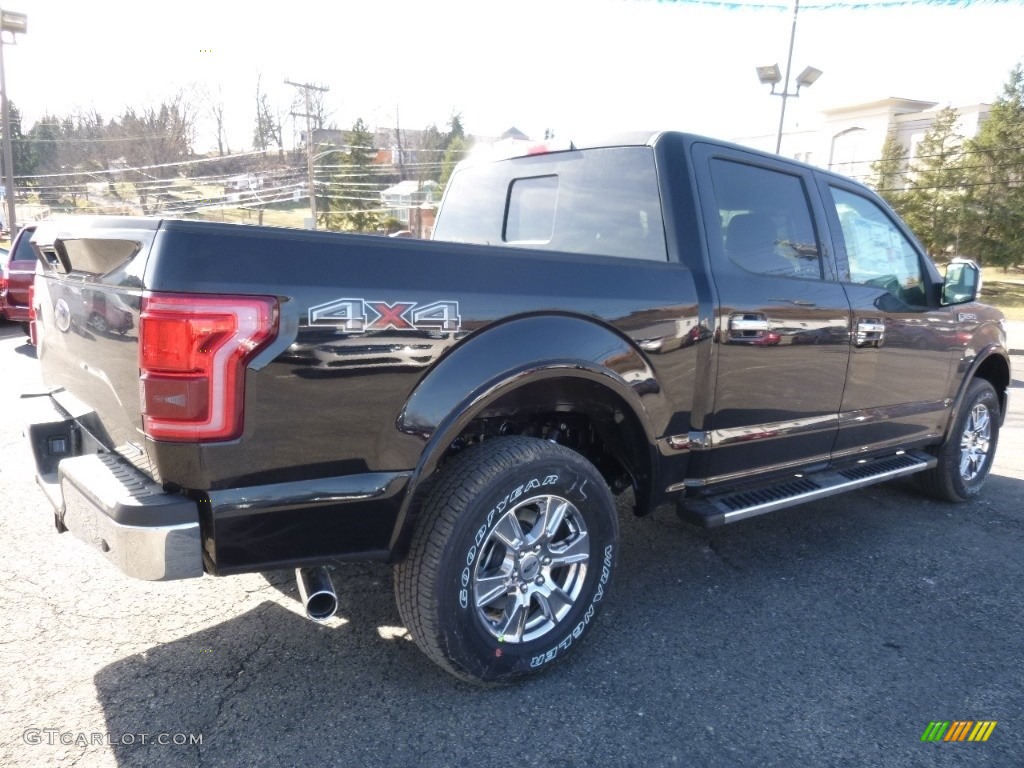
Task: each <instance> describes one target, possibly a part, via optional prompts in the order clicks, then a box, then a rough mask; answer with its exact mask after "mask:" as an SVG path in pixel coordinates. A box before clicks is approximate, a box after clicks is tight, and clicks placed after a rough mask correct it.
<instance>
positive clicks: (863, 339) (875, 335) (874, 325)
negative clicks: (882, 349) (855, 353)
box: [854, 319, 885, 347]
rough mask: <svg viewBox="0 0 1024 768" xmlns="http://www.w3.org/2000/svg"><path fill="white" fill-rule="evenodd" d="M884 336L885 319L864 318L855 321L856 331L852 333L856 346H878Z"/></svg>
mask: <svg viewBox="0 0 1024 768" xmlns="http://www.w3.org/2000/svg"><path fill="white" fill-rule="evenodd" d="M884 338H885V321H884V320H877V319H864V320H858V321H857V331H856V333H855V334H854V344H855V345H856V346H858V347H866V346H868V345H873V346H876V347H877V346H878V345H879V344H881V343H882V340H883V339H884Z"/></svg>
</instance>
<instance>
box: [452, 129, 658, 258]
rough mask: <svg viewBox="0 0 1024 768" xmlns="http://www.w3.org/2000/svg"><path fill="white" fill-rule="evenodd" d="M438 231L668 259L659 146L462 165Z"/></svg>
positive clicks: (472, 239)
mask: <svg viewBox="0 0 1024 768" xmlns="http://www.w3.org/2000/svg"><path fill="white" fill-rule="evenodd" d="M434 239H435V240H447V241H450V242H460V243H479V244H493V245H499V244H505V245H510V246H515V247H520V248H541V249H547V250H555V251H566V252H569V253H589V254H595V255H604V256H621V257H625V258H635V259H651V260H654V261H666V260H667V259H668V255H667V249H666V247H665V230H664V226H663V224H662V218H661V200H660V197H659V194H658V185H657V176H656V171H655V165H654V152H653V150H652V149H651V148H650V147H609V148H601V149H589V150H586V151H585V152H581V151H569V152H554V153H550V154H544V155H533V156H529V157H520V158H514V159H512V160H503V161H500V162H494V163H481V164H477V165H468V166H463V167H462V168H460V169H459V170H458V171H457V172H456V173H455V174H454V175H453V176H452V180H451V187H450V189H449V190H448V193H447V194H446V196H445V200H444V204H443V206H442V209H441V212H440V214H439V216H438V222H437V226H436V227H435V229H434Z"/></svg>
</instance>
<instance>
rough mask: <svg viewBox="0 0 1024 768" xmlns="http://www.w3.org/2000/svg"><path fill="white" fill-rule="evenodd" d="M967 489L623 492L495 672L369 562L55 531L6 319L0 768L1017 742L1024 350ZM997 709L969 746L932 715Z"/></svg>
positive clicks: (885, 752)
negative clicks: (753, 503) (526, 670)
mask: <svg viewBox="0 0 1024 768" xmlns="http://www.w3.org/2000/svg"><path fill="white" fill-rule="evenodd" d="M1014 363H1015V365H1016V366H1017V380H1016V381H1014V384H1013V390H1012V393H1011V410H1010V413H1009V415H1008V418H1007V422H1006V425H1005V427H1004V431H1003V434H1002V438H1001V441H1002V442H1001V446H1000V449H999V454H998V457H997V461H996V465H995V468H994V471H993V474H992V477H991V478H990V480H989V483H988V486H987V489H986V491H985V493H984V495H983V496H982V498H980V499H978V500H976V501H973V502H970V503H967V504H963V505H956V506H954V505H948V504H943V503H939V502H934V501H930V500H926V499H924V498H923V497H921V496H918V495H917V494H916V492H915V491H914V489H913V486H912V484H910V483H909V482H902V483H890V484H886V485H882V486H875V487H872V488H868V489H865V490H862V491H859V492H855V493H852V494H847V495H845V496H839V497H834V498H832V499H826V500H823V501H821V502H818V503H812V504H808V505H805V506H802V507H797V508H792V509H787V510H783V511H780V512H776V513H774V514H771V515H767V516H764V517H760V518H755V519H752V520H749V521H745V522H742V523H738V524H736V525H733V526H726V527H724V528H720V529H716V530H712V531H705V530H700V529H697V528H694V527H691V526H689V525H687V524H685V523H682V522H680V521H679V519H678V518H677V517H676V516H675V514H674V513H673V512H672V510H670V509H662V510H658V511H657V512H656V513H654V514H653V515H652V516H650V517H647V518H644V519H640V520H637V519H635V518H633V517H632V516H631V514H630V513H629V511H628V508H629V504H630V501H631V498H629V497H628V496H627V497H624V498H623V499H622V501H621V506H622V509H623V516H622V521H623V526H622V536H623V542H622V547H621V550H620V562H619V568H618V572H617V574H616V577H615V583H614V584H613V588H612V591H611V594H610V596H609V597H608V598H607V602H606V604H605V607H604V611H603V613H602V615H601V617H600V620H599V624H598V626H597V627H596V628H595V630H594V632H593V633H592V634H591V635H590V637H589V638H588V639H587V641H586V642H585V644H584V646H582V647H581V648H579V649H578V650H577V652H576V653H575V654H573V655H572V656H571V657H570V658H569V659H568V660H567V661H566V662H565V663H563V664H561V665H560V666H556V667H554V668H553V669H551V670H550V671H549V672H548V673H547V674H545V675H543V676H541V677H538V678H535V679H533V680H530V681H528V682H526V683H523V684H520V685H517V686H514V687H507V688H498V689H487V690H483V689H477V688H473V687H471V686H468V685H465V684H463V683H460V682H458V681H456V680H455V679H454V678H451V677H449V676H448V675H446V674H445V673H444V672H442V671H440V670H439V669H438V668H436V667H435V666H434V665H433V664H431V663H430V662H429V661H428V660H427V659H426V657H425V656H423V655H422V654H421V653H420V652H419V651H418V650H417V649H416V647H415V646H414V645H413V643H412V642H411V641H410V640H409V639H408V636H407V634H406V632H405V630H404V628H403V627H402V626H401V621H400V619H399V617H398V613H397V610H396V609H395V607H394V603H393V598H392V590H391V577H390V572H389V570H388V568H387V567H385V566H381V565H376V564H353V565H346V566H341V567H339V568H337V569H336V570H335V573H334V576H335V585H336V587H337V590H338V596H339V601H340V609H339V613H338V616H337V617H335V618H334V619H332V620H331V622H330V623H328V624H326V625H317V624H314V623H312V622H310V621H308V620H306V619H305V618H303V617H302V610H301V607H300V605H299V603H298V601H297V599H296V589H295V584H294V580H293V575H292V573H291V572H278V573H270V574H252V575H245V576H236V577H228V578H223V579H219V578H211V577H204V578H203V579H193V580H188V581H181V582H171V583H165V584H157V583H148V582H141V581H133V580H129V579H127V578H125V577H122V576H121V575H120V574H119V573H117V572H116V571H115V570H113V569H112V568H111V567H110V566H108V565H107V564H106V563H105V562H104V561H103V560H102V559H101V558H100V557H99V556H97V555H95V554H93V553H92V552H91V551H89V550H87V549H86V548H85V546H84V545H82V544H80V543H79V542H78V541H77V540H75V539H74V538H72V537H71V536H70V535H58V534H57V533H56V532H55V530H54V526H53V523H52V513H51V511H50V508H49V506H48V503H47V501H46V500H45V498H44V497H43V495H42V492H41V491H39V490H38V489H37V488H36V486H35V484H34V480H33V474H32V466H31V462H30V459H29V455H28V452H27V448H26V447H25V446H24V445H23V444H22V437H21V430H20V421H19V403H18V394H19V393H20V392H21V391H24V390H26V389H32V388H33V387H36V386H38V379H37V376H38V373H37V363H36V361H35V358H34V354H33V350H32V349H31V348H30V347H28V346H27V345H26V344H25V343H24V339H23V336H22V335H21V333H20V331H19V330H18V329H17V327H16V326H13V325H0V372H2V374H0V413H2V418H0V456H2V461H0V491H2V495H0V499H2V501H0V510H2V511H0V514H2V520H0V546H2V551H3V557H0V580H2V584H3V598H2V601H3V610H2V611H0V668H2V670H3V675H2V679H0V766H5V767H11V766H43V765H61V766H179V765H180V766H272V765H341V766H348V765H350V766H483V765H502V766H509V767H511V768H518V767H519V766H546V767H549V768H557V767H559V766H584V765H585V766H634V765H650V766H668V765H680V766H780V767H781V766H785V767H786V768H792V767H793V766H936V765H938V766H1005V767H1007V768H1009V767H1010V766H1018V765H1021V760H1022V755H1024V623H1022V617H1024V557H1022V553H1024V403H1022V402H1021V400H1022V399H1024V382H1022V381H1021V378H1022V375H1021V374H1022V373H1024V369H1022V367H1021V366H1022V358H1021V357H1016V358H1015V359H1014ZM957 720H960V721H964V720H970V721H981V720H987V721H996V723H997V725H996V726H995V728H994V730H993V731H992V734H991V736H990V738H989V739H988V741H986V742H983V743H972V742H963V743H952V742H938V743H930V742H922V741H921V736H922V734H923V733H924V731H925V729H926V728H927V727H928V725H929V723H930V722H932V721H957Z"/></svg>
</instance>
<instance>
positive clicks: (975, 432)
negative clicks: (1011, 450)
mask: <svg viewBox="0 0 1024 768" xmlns="http://www.w3.org/2000/svg"><path fill="white" fill-rule="evenodd" d="M991 444H992V414H991V412H990V411H989V409H988V408H987V407H986V406H985V405H983V404H981V403H978V404H977V405H975V406H974V408H972V409H971V412H970V415H969V416H968V418H967V425H966V426H965V428H964V431H963V434H962V435H961V436H960V477H961V478H963V479H964V480H966V481H971V480H973V479H974V478H976V477H977V476H978V475H979V474H981V470H982V468H983V467H984V465H985V461H986V459H987V458H988V453H989V450H990V449H991Z"/></svg>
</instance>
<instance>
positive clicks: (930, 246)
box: [901, 107, 965, 259]
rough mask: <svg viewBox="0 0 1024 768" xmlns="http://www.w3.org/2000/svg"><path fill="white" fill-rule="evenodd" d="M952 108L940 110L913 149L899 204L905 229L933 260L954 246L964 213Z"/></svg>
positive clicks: (960, 160) (960, 140) (957, 136)
mask: <svg viewBox="0 0 1024 768" xmlns="http://www.w3.org/2000/svg"><path fill="white" fill-rule="evenodd" d="M958 118H959V115H958V114H957V111H956V110H955V109H953V108H952V107H946V108H944V109H942V110H941V111H940V112H939V114H938V115H937V116H936V118H935V122H934V123H933V124H932V127H931V129H929V131H928V132H927V133H926V134H925V135H924V139H922V140H921V143H920V144H919V145H918V147H917V155H916V157H915V158H914V160H913V161H912V162H911V164H910V169H909V173H908V175H909V177H910V186H909V188H908V189H907V191H906V193H905V196H904V199H903V200H902V201H901V208H902V209H903V210H902V211H901V213H902V215H903V218H904V220H905V221H906V223H907V225H908V226H909V227H910V228H911V229H912V230H913V231H914V234H916V235H917V237H918V239H919V240H920V241H921V244H922V245H924V247H925V249H926V250H927V251H928V255H929V256H931V257H932V258H933V259H936V258H940V257H942V256H943V254H945V252H946V251H947V249H949V248H950V247H951V246H952V247H954V248H955V246H956V245H957V240H958V235H959V231H960V224H961V219H962V215H963V211H964V198H965V194H964V193H965V183H964V182H965V179H964V161H963V137H962V136H960V134H958V133H957V131H956V123H957V120H958Z"/></svg>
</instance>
